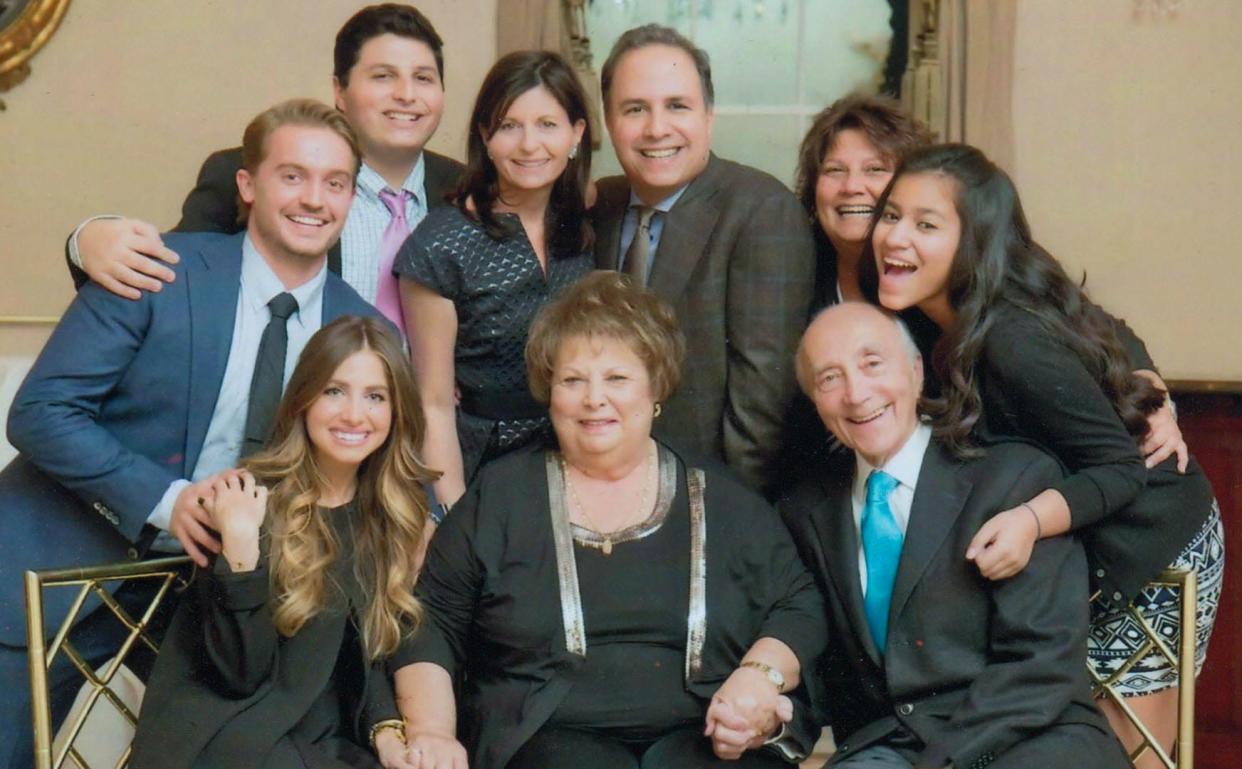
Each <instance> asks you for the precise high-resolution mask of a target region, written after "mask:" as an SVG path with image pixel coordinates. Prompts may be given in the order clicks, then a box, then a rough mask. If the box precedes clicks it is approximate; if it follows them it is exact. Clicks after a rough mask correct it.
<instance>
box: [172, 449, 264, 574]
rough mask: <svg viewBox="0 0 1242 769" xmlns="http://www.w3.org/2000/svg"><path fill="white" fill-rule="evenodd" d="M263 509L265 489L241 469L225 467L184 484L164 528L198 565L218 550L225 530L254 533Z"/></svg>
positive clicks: (202, 564) (204, 565)
mask: <svg viewBox="0 0 1242 769" xmlns="http://www.w3.org/2000/svg"><path fill="white" fill-rule="evenodd" d="M266 510H267V490H266V489H265V488H264V487H263V486H260V485H258V483H257V482H256V481H255V479H254V477H253V476H252V475H251V474H250V473H249V472H247V471H245V470H237V469H229V470H224V471H222V472H219V473H216V474H215V475H212V476H209V477H207V478H204V479H202V480H201V481H196V482H195V483H191V484H190V485H189V486H186V487H185V488H184V489H182V490H181V493H179V494H178V495H177V499H176V501H175V502H174V503H173V510H172V518H171V520H170V521H169V526H168V530H169V532H170V533H171V534H172V535H173V536H175V537H176V538H177V540H178V541H179V542H180V543H181V546H182V547H184V548H185V552H186V554H187V555H189V556H190V558H191V559H193V561H194V563H195V564H197V565H198V566H199V567H202V568H206V567H207V558H208V556H207V554H208V553H219V552H220V549H221V542H220V535H221V533H223V532H225V531H226V530H233V531H234V532H238V531H240V530H243V529H244V530H245V531H250V530H251V529H253V530H254V531H255V532H256V533H257V531H258V527H259V526H260V525H261V524H262V522H263V517H264V515H265V513H266Z"/></svg>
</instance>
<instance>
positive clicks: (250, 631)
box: [198, 558, 279, 698]
mask: <svg viewBox="0 0 1242 769" xmlns="http://www.w3.org/2000/svg"><path fill="white" fill-rule="evenodd" d="M268 579H269V577H268V570H267V568H266V566H265V565H262V564H260V566H259V567H258V568H256V569H254V571H249V572H240V573H237V574H234V573H232V572H230V571H229V569H228V566H227V565H226V564H225V563H224V559H222V558H220V559H217V560H216V562H215V564H213V566H212V567H211V568H208V569H205V570H203V571H201V572H200V573H199V575H198V582H199V590H200V591H201V593H200V596H201V605H202V615H203V616H202V632H203V642H204V643H203V648H204V651H205V652H206V656H207V659H208V660H209V661H210V663H211V667H212V669H213V670H214V672H215V673H216V675H215V676H214V679H215V680H216V681H218V682H219V685H220V687H221V688H222V689H223V690H224V694H226V695H228V696H231V697H238V698H241V697H248V696H250V695H252V694H254V693H255V691H257V690H258V688H259V687H260V686H262V685H263V683H264V682H265V681H267V680H268V679H270V678H271V676H272V671H273V669H274V667H275V664H276V654H277V648H278V646H279V638H278V635H277V632H276V627H275V626H274V625H273V624H272V616H271V611H270V609H269V608H268V598H269V596H270V589H269V584H268Z"/></svg>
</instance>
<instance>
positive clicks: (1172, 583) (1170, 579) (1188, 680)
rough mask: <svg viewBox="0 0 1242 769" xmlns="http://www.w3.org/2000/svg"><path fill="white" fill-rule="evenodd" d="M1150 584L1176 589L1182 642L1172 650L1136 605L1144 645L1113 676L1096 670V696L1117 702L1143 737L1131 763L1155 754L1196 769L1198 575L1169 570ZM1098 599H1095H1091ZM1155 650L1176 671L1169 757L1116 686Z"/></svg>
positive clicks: (1169, 763)
mask: <svg viewBox="0 0 1242 769" xmlns="http://www.w3.org/2000/svg"><path fill="white" fill-rule="evenodd" d="M1150 584H1151V585H1160V586H1167V587H1173V588H1177V589H1178V592H1179V596H1180V604H1181V606H1180V620H1181V627H1182V633H1181V642H1180V644H1179V645H1178V648H1177V649H1176V650H1173V649H1170V648H1169V646H1168V644H1166V643H1165V642H1164V639H1163V638H1161V637H1160V635H1159V634H1158V633H1157V632H1156V631H1155V629H1154V628H1153V627H1152V626H1151V624H1150V623H1149V622H1148V621H1147V620H1146V619H1144V618H1143V617H1142V615H1140V614H1139V613H1138V612H1137V611H1136V610H1135V609H1134V607H1133V606H1130V607H1129V608H1128V609H1127V611H1128V612H1129V613H1130V615H1131V616H1132V617H1133V618H1134V620H1135V622H1137V623H1138V625H1139V627H1141V628H1142V629H1143V635H1144V636H1145V638H1144V641H1143V644H1142V646H1141V647H1140V648H1139V649H1138V650H1137V651H1136V652H1135V653H1134V654H1132V655H1130V657H1129V658H1127V659H1126V661H1125V664H1123V665H1122V666H1121V667H1120V668H1118V669H1117V670H1116V671H1114V672H1113V673H1112V674H1111V675H1108V676H1106V677H1101V676H1099V675H1097V674H1096V672H1095V670H1094V669H1091V668H1090V666H1088V669H1089V670H1090V671H1091V678H1092V679H1093V681H1094V684H1095V685H1094V689H1095V694H1096V696H1097V697H1102V698H1107V699H1109V700H1111V701H1112V702H1114V703H1115V704H1116V705H1117V706H1118V707H1119V708H1120V709H1121V712H1122V713H1124V714H1125V716H1126V718H1127V719H1128V720H1129V721H1130V723H1131V724H1133V725H1134V728H1135V729H1136V730H1137V731H1138V733H1139V734H1140V735H1141V736H1142V742H1141V743H1139V745H1138V746H1137V747H1136V748H1135V749H1134V751H1133V752H1131V753H1130V760H1131V761H1136V760H1138V758H1139V757H1140V756H1142V755H1143V754H1144V753H1147V752H1149V751H1150V752H1151V753H1153V754H1154V755H1156V756H1157V757H1158V758H1159V759H1160V761H1161V762H1162V763H1163V764H1164V766H1165V767H1167V769H1194V765H1195V753H1194V751H1195V618H1196V615H1197V613H1198V604H1199V600H1198V581H1197V578H1196V576H1195V572H1193V571H1190V570H1186V569H1166V570H1165V571H1163V572H1162V573H1161V574H1160V576H1159V577H1157V578H1156V579H1154V580H1152V582H1151V583H1150ZM1092 600H1095V597H1093V598H1092ZM1153 649H1154V650H1156V651H1157V652H1159V654H1161V655H1162V656H1163V657H1164V658H1165V659H1167V660H1168V661H1169V664H1170V665H1172V666H1173V669H1174V670H1175V671H1177V678H1178V703H1177V740H1176V743H1175V745H1174V750H1173V753H1174V755H1175V756H1176V758H1173V757H1170V756H1169V754H1168V753H1166V752H1165V750H1164V748H1163V747H1162V746H1161V745H1160V743H1159V741H1158V740H1156V739H1155V737H1154V736H1153V735H1152V733H1151V730H1150V729H1148V728H1147V725H1146V724H1144V723H1143V721H1142V719H1140V718H1139V717H1138V716H1137V715H1136V714H1135V713H1134V711H1133V710H1132V709H1131V708H1130V706H1129V705H1128V704H1126V701H1125V699H1124V698H1123V697H1122V696H1121V695H1120V694H1118V693H1117V692H1116V690H1115V689H1114V688H1113V685H1114V684H1115V683H1116V682H1117V681H1118V680H1119V679H1120V678H1121V677H1122V676H1124V675H1125V674H1126V673H1128V672H1129V671H1130V669H1131V668H1132V667H1134V665H1135V664H1136V663H1138V661H1139V660H1141V659H1142V658H1143V657H1145V656H1146V655H1147V654H1149V653H1150V652H1151V651H1152V650H1153Z"/></svg>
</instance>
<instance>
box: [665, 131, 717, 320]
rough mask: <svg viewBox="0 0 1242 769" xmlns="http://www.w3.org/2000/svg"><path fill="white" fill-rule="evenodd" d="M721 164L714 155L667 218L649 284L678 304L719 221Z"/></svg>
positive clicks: (668, 299) (666, 298) (667, 298)
mask: <svg viewBox="0 0 1242 769" xmlns="http://www.w3.org/2000/svg"><path fill="white" fill-rule="evenodd" d="M723 168H724V167H723V166H722V165H721V162H720V161H719V160H717V159H716V156H715V155H713V156H712V157H711V159H710V160H708V162H707V168H705V169H703V173H702V174H700V175H699V177H698V178H697V179H695V180H694V181H692V182H690V186H689V187H687V188H686V191H685V192H684V193H683V194H682V196H681V197H680V198H679V199H678V200H677V203H675V204H674V205H673V208H672V210H670V211H669V212H668V213H667V214H665V216H664V226H663V229H662V230H661V232H660V245H659V246H658V247H657V249H656V253H655V262H654V263H653V264H652V267H651V278H650V280H649V281H648V282H649V284H650V286H651V289H652V290H653V291H655V292H656V293H657V294H658V295H660V296H661V297H662V298H664V299H665V300H666V301H669V302H676V301H677V299H678V298H680V297H681V294H682V291H684V290H685V287H686V283H687V282H688V281H689V280H690V275H691V274H692V273H693V272H694V268H695V265H697V264H698V263H699V260H700V259H701V258H702V257H703V250H704V248H705V247H706V245H707V241H708V240H709V239H711V236H712V232H713V231H714V230H715V227H716V220H717V219H719V218H720V210H719V209H718V208H717V207H716V195H717V193H718V192H719V190H720V174H721V172H722V170H723Z"/></svg>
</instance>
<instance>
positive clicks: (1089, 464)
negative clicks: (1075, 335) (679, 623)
mask: <svg viewBox="0 0 1242 769" xmlns="http://www.w3.org/2000/svg"><path fill="white" fill-rule="evenodd" d="M983 367H984V375H985V377H986V379H987V380H988V381H989V382H991V383H992V384H991V385H989V387H988V389H987V391H986V392H985V398H993V397H994V398H996V401H995V402H989V403H985V408H986V409H988V410H991V409H996V408H999V409H1001V410H1002V412H1003V413H1002V414H999V415H996V416H997V418H999V419H1002V420H1005V421H1008V422H1012V423H1014V424H1018V425H1021V427H1022V432H1024V433H1026V434H1027V435H1028V436H1029V437H1031V438H1033V439H1034V440H1036V441H1037V442H1039V443H1040V444H1042V445H1043V446H1044V447H1045V448H1046V449H1047V450H1048V451H1049V452H1051V453H1052V454H1053V455H1055V456H1056V457H1057V458H1058V459H1059V460H1061V462H1062V463H1063V464H1064V465H1065V466H1066V467H1067V468H1068V469H1069V470H1070V475H1069V476H1068V477H1066V478H1064V479H1062V480H1059V481H1057V482H1056V483H1053V484H1051V488H1054V489H1056V490H1057V491H1059V492H1061V494H1062V495H1063V496H1064V497H1065V500H1066V502H1068V503H1069V509H1070V518H1071V527H1072V528H1074V529H1078V528H1081V527H1083V526H1087V525H1089V524H1092V523H1095V522H1096V521H1099V520H1100V519H1102V518H1104V517H1105V516H1107V515H1109V514H1111V513H1113V512H1115V511H1117V510H1120V509H1121V508H1122V507H1124V506H1125V505H1127V504H1129V503H1130V502H1131V501H1132V500H1133V499H1134V498H1135V497H1136V496H1138V494H1139V492H1140V491H1142V489H1143V485H1144V483H1146V481H1147V469H1146V466H1145V465H1144V464H1143V457H1142V456H1141V455H1140V454H1139V450H1138V444H1137V443H1136V442H1135V440H1134V437H1133V436H1131V435H1130V433H1129V432H1128V431H1127V430H1126V428H1125V425H1123V424H1122V422H1121V418H1120V417H1119V416H1118V415H1117V412H1116V410H1114V409H1113V404H1112V402H1111V401H1110V400H1109V399H1108V396H1107V395H1105V394H1104V391H1103V390H1102V389H1101V388H1100V385H1099V384H1098V383H1097V381H1096V379H1095V377H1094V376H1093V375H1092V374H1091V373H1090V372H1089V371H1088V370H1087V368H1086V367H1085V366H1084V365H1083V363H1082V361H1081V360H1080V359H1079V357H1078V356H1077V355H1076V354H1075V353H1074V352H1073V351H1072V350H1070V348H1069V347H1068V346H1067V345H1066V344H1065V343H1064V342H1062V341H1061V340H1059V339H1057V338H1056V337H1054V336H1053V334H1052V333H1051V332H1049V331H1048V330H1046V329H1044V328H1043V326H1042V325H1040V323H1039V322H1038V321H1037V320H1036V319H1035V318H1033V317H1029V318H1028V317H1025V316H1024V314H1023V313H1021V311H1019V310H1012V311H1009V312H1006V313H1004V314H1003V315H1001V316H1000V317H998V318H997V319H996V325H995V326H994V327H993V328H992V329H991V330H990V331H989V332H988V334H987V338H986V340H985V342H984V353H983ZM989 419H990V420H991V419H992V417H989ZM1019 501H1024V500H1019Z"/></svg>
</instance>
